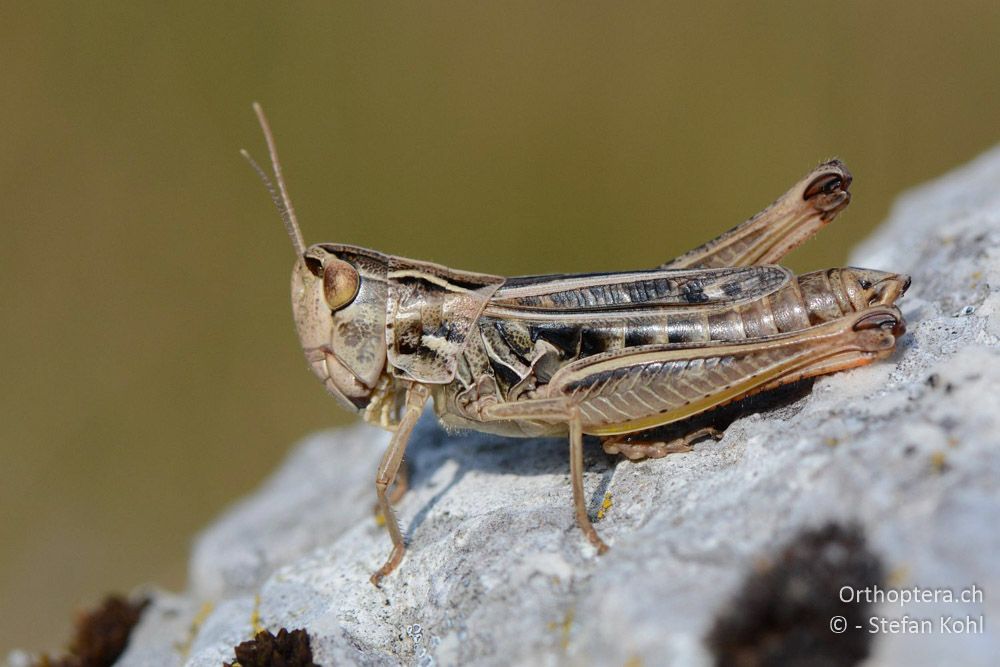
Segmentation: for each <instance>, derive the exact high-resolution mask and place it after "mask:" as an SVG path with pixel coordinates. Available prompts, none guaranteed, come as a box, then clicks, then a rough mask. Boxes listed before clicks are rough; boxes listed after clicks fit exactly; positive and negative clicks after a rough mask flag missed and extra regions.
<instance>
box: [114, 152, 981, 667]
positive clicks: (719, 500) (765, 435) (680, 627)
mask: <svg viewBox="0 0 1000 667" xmlns="http://www.w3.org/2000/svg"><path fill="white" fill-rule="evenodd" d="M852 263H853V264H855V265H859V266H866V267H870V268H879V269H886V270H893V271H899V272H905V273H909V274H911V275H912V277H913V287H912V288H911V290H910V291H909V292H908V293H907V294H906V296H905V297H904V298H903V299H902V300H901V302H900V304H899V305H900V306H901V308H902V310H903V312H904V314H905V316H906V319H907V321H908V324H909V332H908V333H907V334H906V336H905V337H903V338H902V339H901V340H900V341H899V345H898V350H897V352H896V354H895V355H894V356H893V357H892V358H890V359H889V360H888V361H885V362H882V363H877V364H875V365H872V366H869V367H866V368H862V369H858V370H856V371H852V372H847V373H842V374H838V375H834V376H830V377H826V378H822V379H820V380H818V381H817V382H816V383H815V385H814V387H813V389H812V391H811V392H810V393H808V394H807V395H805V396H804V397H803V398H800V399H799V400H796V401H793V402H790V403H785V404H783V405H779V406H778V407H772V408H770V409H768V410H766V411H764V412H758V413H755V414H751V415H749V416H746V417H743V418H741V419H739V420H737V421H736V422H735V423H733V424H732V426H730V427H729V429H728V430H727V431H726V434H725V437H724V438H723V439H722V440H721V441H719V442H711V441H709V442H705V443H702V444H699V445H698V446H696V448H695V450H694V451H692V452H689V453H684V454H674V455H670V456H668V457H666V458H664V459H660V460H652V461H644V462H640V463H632V462H628V461H617V460H616V459H612V458H610V457H608V456H606V455H604V454H603V452H601V450H600V447H599V445H598V444H597V443H596V442H593V443H590V446H589V447H588V451H587V461H586V464H587V465H586V470H587V473H586V488H587V493H588V494H589V497H590V506H591V508H592V510H591V513H592V515H594V514H596V512H597V510H598V508H599V507H600V506H601V504H602V500H603V499H604V498H605V494H606V493H610V497H611V499H612V505H611V507H610V508H607V509H606V511H605V512H604V515H605V516H604V518H603V519H602V520H601V521H599V523H598V524H597V527H598V530H599V531H600V532H601V534H602V535H603V537H604V538H605V539H606V540H607V541H608V542H609V543H610V544H611V546H612V549H611V551H610V552H609V553H608V554H607V555H605V556H601V557H598V556H597V555H596V554H595V552H594V550H593V548H591V547H590V546H589V545H588V544H587V542H586V540H585V539H584V538H583V536H582V534H581V533H580V531H579V529H578V528H577V527H576V524H575V521H574V518H573V512H572V508H571V505H570V494H571V491H570V485H569V476H568V462H567V452H566V449H567V448H566V445H565V443H564V442H563V441H561V440H534V441H532V440H508V439H504V438H500V437H496V436H491V435H481V434H466V435H457V436H456V435H452V436H449V435H447V434H445V433H444V432H442V431H441V430H440V429H439V428H438V427H437V426H436V424H435V423H434V422H433V420H432V419H427V418H425V419H424V420H423V421H422V422H421V424H420V426H419V427H418V431H417V433H416V434H415V435H414V444H413V445H411V448H410V453H409V460H410V462H411V465H412V467H413V468H412V469H413V479H412V488H411V490H410V492H409V493H408V494H407V495H406V497H405V498H404V499H403V501H402V502H401V503H400V505H399V513H400V518H401V522H402V525H403V527H404V530H405V531H406V533H407V534H408V535H409V539H410V543H411V546H410V549H409V551H408V553H407V555H406V558H405V560H404V561H403V563H402V566H401V567H400V569H399V570H398V571H397V572H396V573H395V574H393V575H392V576H390V577H389V578H388V579H386V581H385V583H384V584H383V588H382V589H381V590H379V589H376V588H374V587H373V586H371V584H369V583H368V577H369V575H370V573H371V571H372V570H373V569H374V568H375V567H376V566H377V565H379V564H380V563H381V562H382V559H383V558H384V557H385V556H386V554H387V552H388V549H389V540H388V537H387V536H386V534H385V531H384V529H382V528H380V527H378V526H377V525H376V523H375V521H374V519H373V517H372V514H371V510H372V503H373V500H374V494H373V489H372V479H373V470H374V466H375V463H376V460H377V458H378V456H379V454H380V452H381V451H382V450H383V448H384V446H385V444H386V442H387V435H386V434H384V433H383V432H381V431H379V430H378V429H375V428H370V427H366V426H357V427H354V428H350V429H345V430H341V431H330V432H326V433H320V434H316V435H313V436H311V437H309V438H308V439H306V440H305V442H303V443H302V444H301V445H299V446H298V447H297V448H296V449H295V450H294V452H293V453H292V454H291V455H290V456H289V459H288V461H287V462H286V463H285V464H284V466H283V467H282V469H281V470H279V471H278V472H277V473H276V474H275V475H274V476H273V477H272V478H271V480H270V481H268V482H267V483H266V484H265V485H264V486H263V487H262V488H261V489H260V490H259V491H258V492H257V493H255V494H254V495H253V496H252V497H250V498H248V499H246V500H244V501H242V502H241V503H240V504H238V505H237V506H236V507H234V508H233V509H232V510H230V511H229V512H228V513H227V514H226V515H225V516H223V517H222V518H221V519H219V520H218V521H217V522H216V523H215V524H214V525H213V526H211V527H209V528H208V529H207V530H206V531H205V533H204V534H203V535H202V536H201V537H200V539H199V540H198V543H197V546H196V547H195V550H194V555H193V558H192V563H191V582H190V589H189V590H188V591H187V592H186V593H184V594H182V595H174V594H168V593H156V594H154V602H153V604H152V605H151V606H150V608H149V610H148V611H147V613H146V616H145V618H144V619H143V621H142V622H141V624H140V626H139V627H138V629H137V631H136V634H135V636H134V638H133V642H132V645H131V647H130V648H129V650H128V651H127V653H126V654H125V655H124V657H123V658H122V660H121V661H120V663H119V664H121V665H126V666H128V667H145V666H149V665H157V666H158V667H162V666H164V665H181V664H186V665H191V666H201V665H205V666H208V665H211V666H212V667H218V665H220V664H221V663H222V661H223V660H232V657H233V651H232V647H233V646H235V645H236V644H238V643H239V642H241V641H244V640H246V639H248V638H249V637H250V636H251V634H252V624H253V620H254V619H255V618H259V620H260V623H262V624H263V626H265V627H267V628H268V629H270V630H272V631H275V632H276V631H277V630H278V629H279V628H281V627H287V628H289V629H293V628H306V629H307V630H308V632H309V633H310V635H311V637H312V646H313V652H314V656H315V660H316V662H317V663H319V664H321V665H335V664H337V665H339V664H353V663H358V664H370V665H383V664H385V665H391V664H419V665H431V664H441V665H457V664H489V665H499V664H565V663H572V664H594V665H624V664H629V665H637V664H643V665H659V664H678V665H699V664H711V663H712V662H713V660H714V657H713V653H712V649H711V648H709V644H707V643H706V642H705V637H706V636H707V635H708V634H709V633H710V631H711V630H712V628H713V627H714V625H715V623H716V619H718V618H719V617H720V616H722V615H725V614H727V613H729V614H731V613H732V612H733V605H739V604H741V602H740V600H742V599H743V598H741V597H740V596H739V595H738V592H739V591H740V590H742V589H743V587H744V586H745V583H744V582H745V581H747V580H748V578H749V579H750V580H752V578H753V576H754V572H755V571H757V570H758V569H759V568H760V567H762V563H763V564H766V563H768V562H769V561H771V559H774V558H775V557H776V554H778V553H780V552H781V550H782V549H784V548H786V545H787V544H789V543H794V541H795V539H796V536H797V535H799V534H800V531H802V530H803V529H811V528H819V527H821V526H823V525H825V524H828V523H830V522H834V523H837V524H840V525H843V526H848V525H850V526H853V527H854V528H852V530H854V529H856V530H858V531H860V534H861V535H863V539H864V540H865V541H866V543H867V548H868V549H869V550H870V551H871V553H872V554H874V555H875V557H876V558H877V559H878V560H879V561H880V563H881V567H882V568H883V570H884V572H886V573H887V578H886V580H885V581H883V582H881V583H882V585H883V586H884V587H886V588H888V589H900V588H910V589H912V587H914V586H919V587H922V588H947V589H951V590H954V591H960V590H961V589H966V588H968V587H970V586H972V585H976V586H978V587H979V589H980V590H981V591H982V596H983V599H982V600H981V601H977V602H974V603H962V602H952V603H948V602H944V601H941V600H939V601H937V602H919V603H918V602H911V603H909V604H903V605H900V604H898V603H897V604H881V605H876V606H875V607H874V608H873V609H872V610H871V612H870V613H871V614H874V615H876V616H878V617H883V618H886V619H898V618H902V617H904V616H908V617H910V618H927V619H931V620H932V622H933V624H934V627H933V631H932V632H930V633H923V634H909V633H908V634H891V633H879V634H874V635H871V636H870V637H868V638H867V639H865V638H859V637H858V636H857V634H852V635H851V636H852V641H854V642H855V644H857V642H859V641H860V642H862V643H865V642H869V649H870V651H871V660H872V661H873V662H874V663H875V664H906V665H937V664H963V665H976V664H987V663H988V662H990V661H991V660H992V659H993V658H994V657H995V656H997V655H1000V634H998V632H997V631H996V630H995V628H994V627H993V626H991V624H993V625H995V624H996V623H1000V567H998V566H997V563H996V559H997V556H998V554H1000V531H998V530H997V523H998V522H1000V486H998V481H1000V148H997V149H994V150H992V151H991V152H989V153H987V154H985V155H983V156H982V157H980V158H979V159H977V160H976V161H975V162H973V163H971V164H969V165H967V166H965V167H963V168H961V169H959V170H957V171H955V172H953V173H951V174H949V175H947V176H945V177H943V178H941V179H939V180H937V181H935V182H933V183H931V184H929V185H926V186H924V187H922V188H920V189H918V190H915V191H913V192H910V193H908V194H906V195H905V196H903V197H902V198H901V199H900V201H899V203H898V204H897V206H896V208H895V209H894V211H893V213H892V215H891V217H890V219H889V220H888V221H887V222H886V223H885V224H884V225H883V226H882V227H881V228H880V230H879V231H878V232H877V234H876V235H875V236H874V237H873V238H872V239H871V240H869V241H868V242H867V243H866V244H864V245H863V246H862V247H861V248H860V249H859V250H858V251H857V252H856V254H855V255H854V257H853V258H852ZM428 417H429V415H428ZM831 549H833V547H831V548H830V549H827V551H826V552H823V553H825V555H823V556H822V557H823V558H830V559H833V560H834V561H835V560H837V558H839V556H838V554H837V553H836V549H833V550H831ZM792 588H794V586H793V587H792ZM777 594H778V593H776V595H777ZM209 604H210V605H211V607H209V606H208V605H209ZM820 608H823V607H822V605H821V606H820ZM738 611H739V610H738V609H737V612H738ZM747 612H748V614H752V613H756V612H754V611H752V610H749V609H748V610H747ZM981 615H982V616H983V617H984V618H985V629H984V630H983V631H982V633H980V634H965V635H950V634H947V633H946V632H945V631H944V630H943V629H942V628H941V627H940V626H939V619H940V618H941V617H948V616H952V617H955V618H962V619H964V618H965V617H966V616H969V617H972V618H974V619H978V618H979V617H980V616H981ZM866 618H867V615H866ZM867 630H868V628H867V627H865V628H863V629H862V630H858V629H855V628H849V629H848V631H847V632H848V633H862V632H865V633H867ZM760 634H762V635H763V634H765V633H764V632H763V631H762V632H761V633H760ZM845 636H846V635H845ZM830 664H838V662H837V661H835V660H834V661H831V662H830Z"/></svg>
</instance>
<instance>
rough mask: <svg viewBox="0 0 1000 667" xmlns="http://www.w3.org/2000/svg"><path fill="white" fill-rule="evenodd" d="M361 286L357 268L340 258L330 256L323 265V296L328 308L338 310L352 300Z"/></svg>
mask: <svg viewBox="0 0 1000 667" xmlns="http://www.w3.org/2000/svg"><path fill="white" fill-rule="evenodd" d="M360 287H361V276H359V275H358V271H357V269H355V268H354V267H353V266H351V265H350V264H348V263H347V262H345V261H344V260H342V259H337V258H336V257H330V258H329V259H328V260H327V261H326V265H325V266H324V267H323V298H324V299H326V305H327V306H329V307H330V310H340V309H341V308H343V307H344V306H347V305H349V304H350V303H351V302H352V301H354V297H356V296H357V295H358V288H360Z"/></svg>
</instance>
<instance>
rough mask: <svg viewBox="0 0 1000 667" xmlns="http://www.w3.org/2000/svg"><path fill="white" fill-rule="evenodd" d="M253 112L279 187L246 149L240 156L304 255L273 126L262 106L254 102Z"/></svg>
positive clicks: (300, 232) (295, 245)
mask: <svg viewBox="0 0 1000 667" xmlns="http://www.w3.org/2000/svg"><path fill="white" fill-rule="evenodd" d="M253 111H254V113H255V114H257V122H259V123H260V129H261V130H263V132H264V140H265V141H266V142H267V151H268V153H270V154H271V169H272V170H273V171H274V180H275V181H277V182H278V187H277V188H275V187H274V183H272V182H271V179H270V178H268V177H267V173H266V172H265V171H264V170H263V169H262V168H261V166H260V165H259V164H257V162H256V160H254V159H253V158H252V157H251V156H250V153H248V152H247V151H246V149H242V148H241V149H240V155H242V156H243V157H245V158H246V160H247V162H249V163H250V166H251V167H253V170H254V171H256V172H257V175H258V176H260V180H262V181H264V187H266V188H267V191H268V193H269V194H270V195H271V201H273V202H274V205H275V207H276V208H277V209H278V213H279V214H280V215H281V220H282V221H283V222H284V223H285V231H286V232H288V238H290V239H291V240H292V246H294V248H295V253H296V254H297V255H302V254H303V253H305V251H306V244H305V241H303V240H302V230H300V229H299V221H298V220H297V219H296V217H295V209H294V208H292V200H291V199H290V198H289V197H288V189H287V188H286V187H285V179H283V178H282V177H281V162H279V161H278V149H277V148H275V146H274V135H273V134H271V126H270V125H268V122H267V116H265V115H264V110H263V109H261V108H260V104H258V103H257V102H254V103H253Z"/></svg>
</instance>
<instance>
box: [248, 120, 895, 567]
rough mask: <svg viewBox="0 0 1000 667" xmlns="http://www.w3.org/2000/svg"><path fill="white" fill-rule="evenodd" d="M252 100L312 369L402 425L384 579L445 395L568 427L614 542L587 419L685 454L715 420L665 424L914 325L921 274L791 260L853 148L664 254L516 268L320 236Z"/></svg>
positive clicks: (388, 477) (835, 200)
mask: <svg viewBox="0 0 1000 667" xmlns="http://www.w3.org/2000/svg"><path fill="white" fill-rule="evenodd" d="M254 110H255V112H256V114H257V119H258V121H259V123H260V126H261V129H262V131H263V133H264V138H265V140H266V142H267V147H268V151H269V153H270V158H271V165H272V170H273V173H274V181H275V182H276V183H277V188H275V186H274V184H272V182H271V180H270V179H269V178H268V176H267V175H266V174H265V173H264V170H263V169H261V167H260V166H258V165H257V163H256V162H254V160H253V158H251V157H250V155H249V153H247V152H246V151H242V153H243V155H244V157H246V158H247V160H248V161H249V162H250V164H251V166H253V167H254V169H255V170H256V171H257V173H258V175H259V176H260V177H261V179H262V180H263V181H264V184H265V185H266V186H267V188H268V191H269V192H270V194H271V198H272V200H273V201H274V203H275V205H276V206H277V208H278V211H279V213H280V214H281V217H282V220H283V221H284V224H285V227H286V231H287V232H288V235H289V237H290V238H291V241H292V245H293V247H294V249H295V256H296V259H295V265H294V267H293V268H292V311H293V314H294V319H295V325H296V328H297V330H298V335H299V339H300V341H301V343H302V348H303V350H304V352H305V356H306V359H307V360H308V363H309V366H310V367H311V368H312V371H313V372H314V373H315V374H316V375H317V376H318V377H319V379H320V380H321V381H322V383H323V384H324V386H325V387H326V389H327V391H329V393H330V394H332V395H333V396H334V398H336V399H337V400H338V401H339V402H340V403H341V404H342V405H343V406H344V407H345V408H347V409H349V410H352V411H354V412H356V413H358V414H360V415H361V416H362V417H363V418H364V420H365V421H367V422H370V423H374V424H378V425H380V426H382V427H384V428H386V429H389V430H390V431H392V433H393V434H392V437H391V439H390V444H389V447H388V449H387V450H386V452H385V453H384V455H383V456H382V459H381V461H380V463H379V466H378V470H377V473H376V478H375V492H376V496H377V499H378V508H379V510H380V511H381V513H382V515H383V516H384V517H385V519H386V521H385V524H386V527H387V528H388V531H389V535H390V537H391V539H392V551H391V552H390V555H389V557H388V559H387V560H386V562H385V564H384V565H382V567H381V568H379V569H378V570H377V571H376V572H375V573H374V574H373V575H372V578H371V580H372V583H374V584H375V585H379V583H380V581H381V580H382V578H383V577H385V576H386V575H388V574H389V573H391V572H392V571H393V570H394V569H395V568H396V567H397V565H399V563H400V561H401V560H402V558H403V554H404V551H405V543H404V539H403V534H402V532H401V530H400V528H399V524H398V523H397V521H396V517H395V513H394V512H393V508H392V502H393V498H392V497H391V496H392V494H390V487H392V486H393V483H394V482H395V481H396V479H397V473H398V472H399V470H400V466H401V463H402V461H403V454H404V452H405V451H406V445H407V442H408V441H409V439H410V434H411V433H412V431H413V427H414V425H415V424H416V422H417V420H418V418H419V417H420V415H421V413H422V412H423V410H424V407H425V405H426V404H427V403H428V402H432V403H433V406H434V410H435V412H436V414H437V416H438V418H439V420H440V421H441V423H442V424H443V425H444V426H445V427H448V428H454V429H476V430H480V431H486V432H490V433H496V434H502V435H507V436H517V437H534V436H543V435H562V436H568V439H569V461H570V473H571V475H570V476H571V480H572V488H573V505H574V509H575V514H576V520H577V523H578V524H579V526H580V528H581V529H582V530H583V532H584V534H585V535H586V537H587V538H588V539H589V541H590V542H591V543H592V544H593V545H594V546H595V547H596V549H597V551H598V552H599V553H603V552H604V551H606V550H607V548H608V547H607V545H606V544H605V543H604V541H603V540H602V539H601V538H600V536H599V535H598V534H597V531H596V530H595V529H594V527H593V525H592V524H591V521H590V518H589V516H588V514H587V507H586V504H585V501H584V494H583V436H584V434H589V435H594V436H599V437H600V438H601V440H602V444H603V447H604V449H605V451H607V452H608V453H611V454H618V453H620V454H624V455H625V456H626V457H628V458H630V459H639V458H644V457H660V456H665V455H666V454H668V453H670V452H675V451H687V450H688V449H690V445H691V443H692V442H694V440H696V439H698V438H701V437H704V436H706V435H716V433H713V432H712V431H711V429H704V428H702V429H697V430H692V432H690V433H687V434H686V435H684V436H683V437H680V438H676V439H671V440H669V441H663V440H662V439H659V438H658V437H657V432H656V431H654V430H653V429H657V428H658V427H661V426H663V425H665V424H674V423H680V424H683V423H684V421H685V420H689V418H691V417H694V416H696V415H700V414H702V413H706V412H707V411H710V410H712V409H714V408H718V407H720V406H723V405H726V404H728V403H732V402H733V401H737V400H739V399H742V398H745V397H747V396H750V395H752V394H755V393H758V392H763V391H768V390H770V389H774V388H776V387H779V386H781V385H785V384H788V383H791V382H795V381H798V380H801V379H803V378H809V377H814V376H817V375H823V374H826V373H833V372H836V371H840V370H845V369H848V368H853V367H856V366H861V365H864V364H867V363H870V362H872V361H875V360H876V359H882V358H885V357H887V356H888V355H889V354H891V352H892V351H893V349H894V348H895V344H896V339H897V338H898V337H899V336H901V335H902V334H903V333H904V331H905V329H906V326H905V323H904V320H903V316H902V314H901V313H900V311H899V310H898V309H897V308H896V306H895V305H894V304H895V302H896V300H897V299H898V298H899V297H900V296H902V295H903V293H904V292H905V291H906V289H907V287H909V284H910V279H909V277H907V276H905V275H900V274H896V273H887V272H883V271H876V270H872V269H860V268H853V267H849V268H833V269H828V270H825V271H813V272H810V273H805V274H802V275H794V274H793V273H792V272H791V271H789V270H788V269H785V268H783V267H781V266H778V265H776V264H775V262H778V261H779V260H781V258H782V257H784V256H785V255H786V254H787V253H788V252H789V251H791V250H793V249H794V248H796V247H798V246H799V245H801V244H802V243H803V242H805V241H806V240H808V239H809V238H810V237H812V236H813V235H814V234H815V233H816V232H817V231H819V229H820V228H822V227H823V226H824V225H826V224H827V223H829V222H830V221H831V220H833V218H834V217H835V216H836V215H837V214H838V213H839V212H840V211H841V210H843V209H844V207H846V206H847V204H848V203H849V201H850V193H849V192H848V188H849V186H850V184H851V175H850V172H848V170H847V168H846V167H845V166H844V165H843V164H842V163H841V162H839V161H836V160H834V161H830V162H826V163H824V164H821V165H820V166H819V167H817V168H815V169H813V170H812V171H811V172H809V174H807V175H806V176H805V177H804V178H803V179H802V180H800V181H799V182H798V183H796V184H795V185H794V186H792V188H791V189H790V190H788V191H787V192H786V193H785V194H784V195H782V196H781V197H780V198H778V199H777V200H776V201H775V202H774V203H773V204H772V205H771V206H769V207H768V208H766V209H764V210H763V211H761V212H760V213H758V214H757V215H755V216H753V217H752V218H750V219H749V220H747V221H746V222H744V223H742V224H740V225H738V226H736V227H735V228H733V229H732V230H730V231H728V232H726V233H724V234H722V235H721V236H719V237H717V238H715V239H713V240H711V241H709V242H708V243H706V244H704V245H702V246H699V247H698V248H695V249H694V250H691V251H690V252H687V253H685V254H683V255H681V256H680V257H677V258H676V259H673V260H671V261H668V262H665V263H664V264H661V265H660V266H659V267H656V268H654V269H644V270H638V271H627V272H612V273H588V274H579V275H567V274H558V275H540V276H524V277H516V278H504V277H501V276H494V275H487V274H483V273H472V272H468V271H459V270H457V269H451V268H447V267H444V266H440V265H437V264H432V263H429V262H424V261H419V260H414V259H406V258H403V257H397V256H395V255H386V254H383V253H380V252H377V251H374V250H368V249H366V248H361V247H357V246H351V245H344V244H336V243H318V244H314V245H311V246H308V247H307V246H306V245H305V243H304V242H303V239H302V233H301V231H300V229H299V225H298V221H297V219H296V217H295V212H294V209H293V208H292V204H291V200H290V199H289V196H288V191H287V189H286V187H285V183H284V181H283V179H282V175H281V166H280V162H279V161H278V155H277V151H276V149H275V143H274V138H273V135H272V133H271V130H270V127H269V126H268V122H267V119H266V118H265V116H264V114H263V112H262V110H261V108H260V106H259V105H257V104H254ZM400 477H402V475H400ZM401 482H402V480H401ZM402 486H403V484H402V483H401V484H400V485H399V486H398V487H395V489H394V490H395V491H399V490H400V489H401V488H402Z"/></svg>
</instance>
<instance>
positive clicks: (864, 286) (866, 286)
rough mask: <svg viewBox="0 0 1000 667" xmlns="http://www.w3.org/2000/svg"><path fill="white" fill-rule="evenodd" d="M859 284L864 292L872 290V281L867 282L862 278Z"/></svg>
mask: <svg viewBox="0 0 1000 667" xmlns="http://www.w3.org/2000/svg"><path fill="white" fill-rule="evenodd" d="M858 284H859V285H861V289H864V290H868V289H871V288H872V283H871V281H870V280H865V279H864V278H862V279H861V280H859V281H858Z"/></svg>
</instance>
